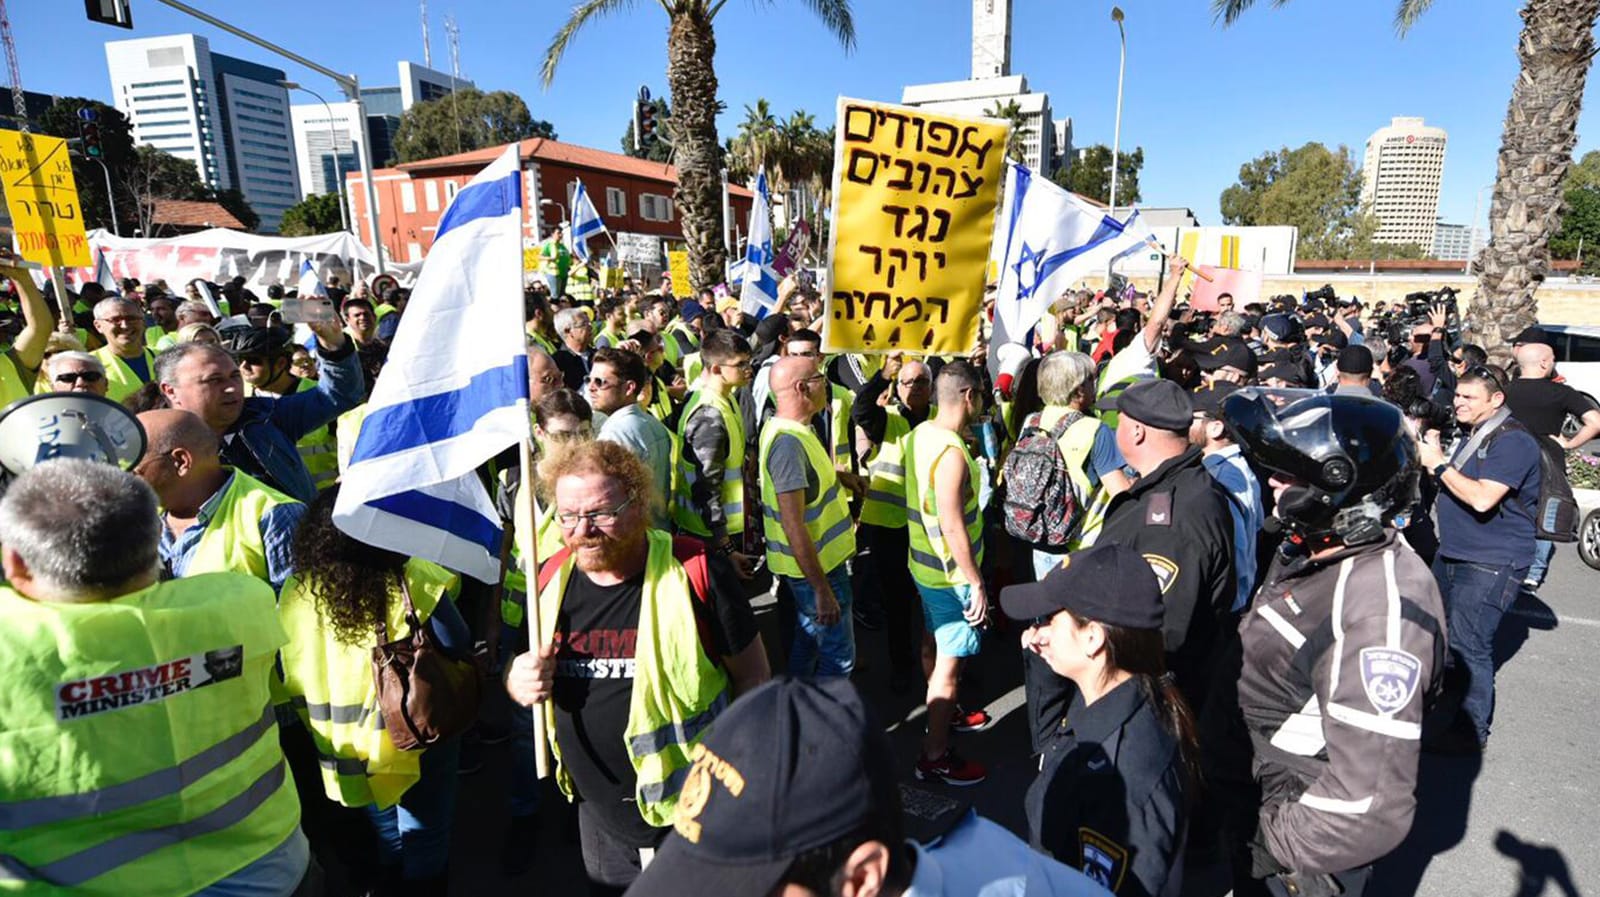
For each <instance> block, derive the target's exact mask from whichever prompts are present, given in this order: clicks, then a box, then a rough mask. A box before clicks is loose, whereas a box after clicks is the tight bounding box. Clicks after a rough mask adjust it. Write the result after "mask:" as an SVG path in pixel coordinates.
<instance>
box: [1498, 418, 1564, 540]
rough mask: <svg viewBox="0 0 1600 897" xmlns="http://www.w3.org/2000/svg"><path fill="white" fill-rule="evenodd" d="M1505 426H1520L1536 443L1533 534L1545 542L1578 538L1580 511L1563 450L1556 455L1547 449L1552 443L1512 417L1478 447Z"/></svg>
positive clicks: (1511, 427) (1512, 428)
mask: <svg viewBox="0 0 1600 897" xmlns="http://www.w3.org/2000/svg"><path fill="white" fill-rule="evenodd" d="M1505 430H1521V431H1522V432H1524V433H1527V434H1528V435H1529V436H1532V437H1533V441H1534V442H1535V443H1537V444H1538V446H1539V504H1538V505H1537V506H1536V507H1535V508H1534V514H1533V528H1534V534H1535V535H1536V536H1537V537H1538V538H1540V539H1543V540H1544V541H1546V542H1576V541H1578V518H1579V517H1580V516H1581V512H1580V511H1579V509H1578V500H1577V498H1576V497H1574V496H1573V494H1572V484H1571V483H1569V482H1568V481H1567V468H1566V463H1565V462H1566V455H1565V453H1562V454H1560V455H1557V454H1555V453H1554V452H1552V451H1551V450H1550V449H1551V448H1554V447H1555V446H1554V445H1553V444H1550V443H1549V441H1548V440H1546V439H1543V438H1540V437H1539V436H1538V435H1537V434H1535V433H1534V432H1533V431H1532V430H1529V429H1528V427H1527V425H1525V424H1523V423H1522V421H1519V420H1517V419H1516V418H1514V417H1512V418H1507V419H1506V422H1505V423H1503V424H1501V425H1500V426H1499V427H1498V428H1496V432H1495V433H1493V434H1491V435H1490V437H1489V438H1488V439H1486V440H1485V441H1484V444H1483V448H1482V450H1481V451H1483V452H1487V451H1489V447H1490V446H1492V445H1494V437H1495V436H1498V435H1499V433H1500V432H1501V431H1505ZM1558 459H1559V460H1558Z"/></svg>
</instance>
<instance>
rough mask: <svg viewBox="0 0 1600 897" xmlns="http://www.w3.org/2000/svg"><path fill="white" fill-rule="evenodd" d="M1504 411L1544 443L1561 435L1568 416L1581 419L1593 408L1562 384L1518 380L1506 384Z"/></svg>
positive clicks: (1575, 391) (1549, 381) (1578, 394)
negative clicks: (1508, 412)
mask: <svg viewBox="0 0 1600 897" xmlns="http://www.w3.org/2000/svg"><path fill="white" fill-rule="evenodd" d="M1506 407H1507V408H1510V409H1511V416H1512V417H1514V418H1516V419H1517V420H1520V421H1522V423H1523V425H1524V426H1526V427H1527V428H1528V429H1529V430H1530V431H1532V432H1533V433H1534V435H1536V436H1538V437H1540V441H1541V442H1543V441H1545V440H1546V439H1549V438H1550V437H1553V436H1558V435H1560V433H1561V423H1562V421H1563V420H1565V419H1566V416H1567V415H1569V414H1570V415H1572V416H1573V417H1583V415H1584V414H1586V413H1587V412H1588V411H1590V410H1591V409H1593V408H1594V405H1593V404H1591V403H1590V402H1589V400H1588V399H1585V398H1584V397H1583V394H1582V393H1580V392H1578V391H1577V390H1576V389H1573V388H1572V387H1570V386H1568V385H1567V384H1565V383H1557V382H1556V381H1554V380H1534V379H1518V380H1512V381H1511V382H1510V383H1507V384H1506Z"/></svg>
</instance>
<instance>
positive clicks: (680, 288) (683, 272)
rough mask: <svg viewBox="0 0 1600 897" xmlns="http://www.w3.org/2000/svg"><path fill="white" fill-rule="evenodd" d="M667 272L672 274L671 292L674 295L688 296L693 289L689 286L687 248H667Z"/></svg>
mask: <svg viewBox="0 0 1600 897" xmlns="http://www.w3.org/2000/svg"><path fill="white" fill-rule="evenodd" d="M667 273H668V274H671V275H672V294H673V295H674V296H689V295H692V294H693V291H692V290H691V289H690V288H689V250H687V249H668V250H667Z"/></svg>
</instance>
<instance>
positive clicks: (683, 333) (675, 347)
mask: <svg viewBox="0 0 1600 897" xmlns="http://www.w3.org/2000/svg"><path fill="white" fill-rule="evenodd" d="M661 348H662V350H663V351H664V352H665V353H666V356H667V362H668V363H670V364H671V365H672V366H673V367H675V368H681V367H682V365H681V364H680V362H682V361H683V357H684V356H685V355H688V354H689V353H690V352H698V351H700V337H698V336H695V335H694V331H693V330H691V329H689V325H688V324H687V323H685V322H684V320H683V319H682V318H673V319H672V323H671V324H668V325H667V329H666V330H663V331H662V332H661ZM690 382H693V381H692V380H691V381H690Z"/></svg>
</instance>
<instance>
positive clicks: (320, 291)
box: [296, 259, 328, 299]
mask: <svg viewBox="0 0 1600 897" xmlns="http://www.w3.org/2000/svg"><path fill="white" fill-rule="evenodd" d="M296 291H297V292H298V293H299V296H300V298H301V299H306V298H309V297H312V296H315V297H318V298H320V299H326V298H328V288H327V287H325V286H323V285H322V281H321V279H319V278H318V277H317V267H316V266H315V265H313V264H311V260H310V259H306V260H305V261H303V262H301V263H300V283H299V285H298V286H297V287H296Z"/></svg>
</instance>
